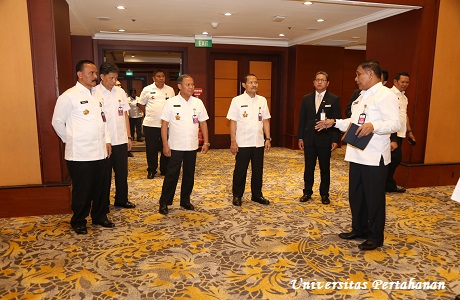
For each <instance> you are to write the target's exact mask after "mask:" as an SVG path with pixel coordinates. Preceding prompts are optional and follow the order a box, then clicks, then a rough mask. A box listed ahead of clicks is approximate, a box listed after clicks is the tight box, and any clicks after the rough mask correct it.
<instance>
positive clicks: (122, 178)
mask: <svg viewBox="0 0 460 300" xmlns="http://www.w3.org/2000/svg"><path fill="white" fill-rule="evenodd" d="M118 73H119V69H118V67H117V65H116V64H114V63H107V62H105V63H103V64H102V65H101V66H100V68H99V75H100V76H101V83H100V84H99V85H98V86H96V98H97V99H98V100H99V101H100V102H102V103H103V105H104V112H105V115H106V118H107V129H108V131H109V133H110V138H111V141H112V156H111V157H110V159H109V164H110V167H109V171H108V173H107V176H108V177H109V184H108V185H107V189H108V193H110V186H111V183H112V180H111V179H112V169H113V171H114V172H115V202H114V206H118V207H123V208H134V207H136V205H134V204H133V203H131V202H129V201H128V151H130V150H131V147H132V138H131V132H130V127H129V117H128V111H129V102H128V98H127V97H126V93H125V91H124V90H123V89H122V88H121V87H118V86H115V84H116V82H117V78H118ZM109 204H110V203H107V211H108V208H109Z"/></svg>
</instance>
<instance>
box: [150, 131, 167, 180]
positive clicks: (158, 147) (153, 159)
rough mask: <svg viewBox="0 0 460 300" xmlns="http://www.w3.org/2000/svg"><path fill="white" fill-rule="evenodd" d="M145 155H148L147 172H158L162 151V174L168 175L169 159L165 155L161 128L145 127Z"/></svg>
mask: <svg viewBox="0 0 460 300" xmlns="http://www.w3.org/2000/svg"><path fill="white" fill-rule="evenodd" d="M144 136H145V153H146V155H147V165H148V167H147V171H148V172H153V173H156V172H157V168H158V151H160V153H161V154H160V173H161V174H166V172H167V170H168V161H169V157H166V156H165V155H164V154H163V142H162V141H161V128H159V127H149V126H144Z"/></svg>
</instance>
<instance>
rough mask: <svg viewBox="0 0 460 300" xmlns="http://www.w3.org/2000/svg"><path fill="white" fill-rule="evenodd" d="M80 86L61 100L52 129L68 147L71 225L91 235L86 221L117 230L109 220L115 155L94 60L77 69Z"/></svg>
mask: <svg viewBox="0 0 460 300" xmlns="http://www.w3.org/2000/svg"><path fill="white" fill-rule="evenodd" d="M76 71H77V78H78V82H77V84H76V85H75V86H74V87H72V88H70V89H68V90H67V91H65V92H64V93H63V94H62V95H61V96H60V97H59V98H58V100H57V102H56V107H55V108H54V113H53V119H52V125H53V127H54V130H55V131H56V133H57V135H58V136H59V137H60V138H61V140H62V142H63V143H64V144H65V157H64V158H65V160H66V163H67V168H68V170H69V174H70V178H71V179H72V211H73V215H72V218H71V220H70V225H71V226H72V228H73V230H74V231H75V232H76V233H77V234H87V233H88V230H87V227H86V217H87V216H88V215H89V214H90V211H91V219H92V222H93V224H96V225H101V226H104V227H113V226H112V225H113V223H112V222H110V221H109V219H108V218H107V202H108V201H109V194H108V193H107V190H106V186H107V180H108V177H107V169H108V161H107V158H108V157H110V154H111V145H110V136H109V134H108V132H107V130H106V129H107V128H106V123H105V121H106V119H105V113H104V110H103V104H102V103H101V102H99V101H97V99H96V98H95V97H94V95H95V93H96V91H95V88H94V87H95V86H96V84H97V68H96V66H95V65H94V63H93V62H92V61H90V60H81V61H79V62H78V63H77V65H76Z"/></svg>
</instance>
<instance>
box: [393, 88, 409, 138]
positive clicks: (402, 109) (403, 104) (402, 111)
mask: <svg viewBox="0 0 460 300" xmlns="http://www.w3.org/2000/svg"><path fill="white" fill-rule="evenodd" d="M391 91H392V92H393V93H395V95H396V97H398V99H399V122H400V123H401V128H400V129H399V131H398V137H400V138H405V137H406V131H407V125H406V123H407V104H408V103H409V101H408V100H407V97H406V95H404V92H400V91H399V90H398V89H397V88H396V87H395V86H393V87H392V88H391Z"/></svg>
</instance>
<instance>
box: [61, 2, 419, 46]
mask: <svg viewBox="0 0 460 300" xmlns="http://www.w3.org/2000/svg"><path fill="white" fill-rule="evenodd" d="M67 2H68V4H69V8H70V31H71V34H72V35H85V36H92V37H93V38H94V39H110V40H133V41H140V40H141V41H159V42H189V43H193V42H194V38H195V35H197V34H202V33H203V32H204V31H206V32H208V34H209V35H210V36H212V43H213V44H240V45H263V46H278V47H289V46H293V45H330V46H339V47H345V48H347V49H365V47H366V34H367V30H366V28H367V24H368V23H369V22H373V21H376V20H380V19H383V18H387V17H390V16H393V15H397V14H400V13H404V12H407V11H409V10H412V9H418V8H420V7H417V6H407V5H389V4H378V3H368V2H358V1H349V0H318V1H314V0H312V2H313V4H312V5H304V4H303V2H305V0H302V1H299V0H250V1H249V2H248V1H244V0H199V1H184V0H165V1H152V0H97V1H95V0H67ZM118 5H123V6H125V7H126V9H124V10H119V9H117V6H118ZM226 12H230V13H232V15H231V16H225V15H224V13H226ZM318 19H323V20H324V22H317V20H318ZM213 23H214V24H213ZM120 29H123V30H125V31H124V32H119V30H120ZM280 34H284V36H279V35H280Z"/></svg>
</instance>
